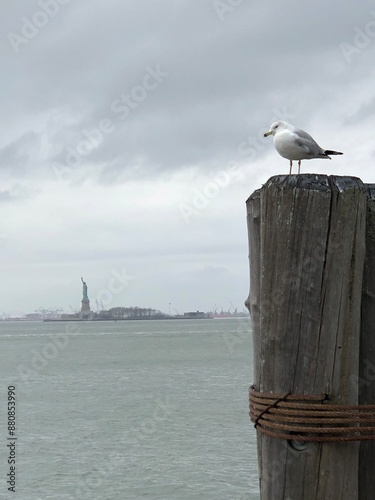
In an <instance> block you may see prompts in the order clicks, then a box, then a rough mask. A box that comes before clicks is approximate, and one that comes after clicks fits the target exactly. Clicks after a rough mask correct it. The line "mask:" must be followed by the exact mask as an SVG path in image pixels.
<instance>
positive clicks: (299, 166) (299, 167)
mask: <svg viewBox="0 0 375 500" xmlns="http://www.w3.org/2000/svg"><path fill="white" fill-rule="evenodd" d="M300 172H301V160H298V174H299V173H300Z"/></svg>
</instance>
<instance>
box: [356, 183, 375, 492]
mask: <svg viewBox="0 0 375 500" xmlns="http://www.w3.org/2000/svg"><path fill="white" fill-rule="evenodd" d="M366 188H367V214H366V258H365V264H364V272H363V291H362V325H361V337H360V350H359V359H360V363H359V378H358V400H359V404H374V403H375V184H367V185H366ZM374 468H375V441H364V442H362V443H361V445H360V453H359V499H360V500H362V499H367V498H368V499H372V498H373V497H374V470H375V469H374Z"/></svg>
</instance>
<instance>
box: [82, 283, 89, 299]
mask: <svg viewBox="0 0 375 500" xmlns="http://www.w3.org/2000/svg"><path fill="white" fill-rule="evenodd" d="M81 281H82V294H83V299H84V300H88V295H87V284H86V281H83V278H81Z"/></svg>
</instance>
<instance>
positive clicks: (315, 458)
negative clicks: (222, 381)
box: [247, 174, 375, 500]
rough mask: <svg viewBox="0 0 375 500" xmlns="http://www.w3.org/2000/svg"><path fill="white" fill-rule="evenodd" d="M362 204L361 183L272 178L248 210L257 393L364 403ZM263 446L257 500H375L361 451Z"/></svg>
mask: <svg viewBox="0 0 375 500" xmlns="http://www.w3.org/2000/svg"><path fill="white" fill-rule="evenodd" d="M366 199H367V191H366V188H365V186H364V185H363V183H362V181H361V180H360V179H357V178H354V177H337V176H331V177H327V176H325V175H315V174H308V175H298V176H296V175H292V176H275V177H272V178H271V179H270V180H269V181H268V182H267V183H266V184H265V185H264V186H263V187H262V189H260V190H258V191H255V193H254V194H253V195H252V196H250V198H249V200H248V201H247V213H248V231H249V248H250V254H249V260H250V294H249V298H248V300H247V305H248V307H249V309H250V313H251V316H252V321H253V344H254V387H255V389H256V391H259V392H266V393H271V392H272V393H276V394H288V393H293V394H303V395H317V394H324V393H325V394H327V395H328V397H329V400H330V402H331V403H337V404H341V405H357V404H358V384H357V383H356V381H358V377H359V374H360V372H359V366H358V364H359V351H360V331H361V301H362V277H363V268H364V261H365V240H366ZM374 217H375V201H374ZM367 233H368V230H367ZM374 249H375V246H374ZM374 256H375V250H374ZM369 265H372V266H374V273H375V257H374V259H373V261H371V264H370V263H369ZM373 283H374V286H375V280H374V282H373ZM372 293H373V292H371V294H372ZM371 297H372V300H373V301H374V300H375V299H374V297H375V295H371ZM372 324H373V325H374V323H372ZM368 327H369V328H370V325H368ZM374 378H375V373H374ZM371 397H372V395H371ZM374 402H375V401H374ZM257 441H258V459H259V475H260V489H261V500H302V499H303V500H321V499H326V500H329V499H332V500H333V499H334V500H340V499H341V500H347V499H350V500H364V499H367V498H370V497H367V496H363V497H362V496H361V497H359V496H358V464H359V450H360V445H359V442H357V441H351V442H333V443H331V442H323V443H322V442H304V443H301V442H295V441H293V439H292V436H291V440H289V441H286V440H282V439H277V438H275V437H271V436H268V435H265V434H262V433H260V432H259V431H258V432H257ZM365 446H366V445H365ZM361 450H362V448H361ZM365 453H368V451H367V452H366V451H365V447H363V454H365ZM363 456H365V455H363ZM359 483H361V481H359Z"/></svg>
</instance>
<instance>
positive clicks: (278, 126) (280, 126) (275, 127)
mask: <svg viewBox="0 0 375 500" xmlns="http://www.w3.org/2000/svg"><path fill="white" fill-rule="evenodd" d="M292 128H293V125H290V123H287V122H283V121H281V120H279V121H277V122H274V123H273V124H272V125H271V127H270V129H269V131H268V132H266V133H265V134H264V137H268V136H269V135H275V134H276V132H280V130H285V129H292Z"/></svg>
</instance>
